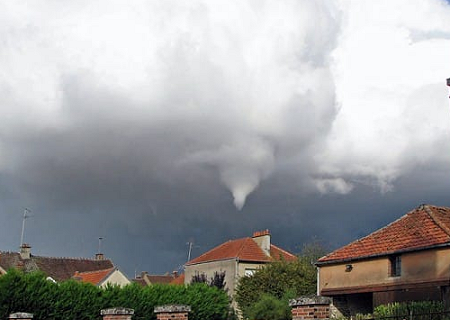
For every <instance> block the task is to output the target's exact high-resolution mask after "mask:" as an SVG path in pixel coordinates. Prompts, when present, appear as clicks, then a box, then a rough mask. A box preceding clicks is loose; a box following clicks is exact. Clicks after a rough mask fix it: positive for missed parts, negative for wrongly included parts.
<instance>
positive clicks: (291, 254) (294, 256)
mask: <svg viewBox="0 0 450 320" xmlns="http://www.w3.org/2000/svg"><path fill="white" fill-rule="evenodd" d="M272 246H273V247H274V248H276V249H277V250H280V251H282V252H283V253H285V254H287V255H289V256H292V257H293V258H297V256H296V255H295V254H293V253H290V252H289V251H286V250H284V249H282V248H280V247H278V246H276V245H274V244H270V247H272Z"/></svg>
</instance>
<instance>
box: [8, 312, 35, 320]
mask: <svg viewBox="0 0 450 320" xmlns="http://www.w3.org/2000/svg"><path fill="white" fill-rule="evenodd" d="M9 319H14V320H19V319H20V320H31V319H33V314H32V313H26V312H16V313H11V314H10V315H9Z"/></svg>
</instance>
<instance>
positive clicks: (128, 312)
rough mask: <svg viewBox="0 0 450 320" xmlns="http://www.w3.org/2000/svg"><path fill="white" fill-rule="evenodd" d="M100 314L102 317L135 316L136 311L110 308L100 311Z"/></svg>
mask: <svg viewBox="0 0 450 320" xmlns="http://www.w3.org/2000/svg"><path fill="white" fill-rule="evenodd" d="M100 314H101V315H102V316H106V315H133V314H134V310H133V309H128V308H109V309H102V310H101V311H100Z"/></svg>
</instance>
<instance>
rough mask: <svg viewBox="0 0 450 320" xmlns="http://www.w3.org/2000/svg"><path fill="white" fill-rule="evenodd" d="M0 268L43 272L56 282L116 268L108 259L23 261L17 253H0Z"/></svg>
mask: <svg viewBox="0 0 450 320" xmlns="http://www.w3.org/2000/svg"><path fill="white" fill-rule="evenodd" d="M0 266H1V267H2V268H3V269H5V270H8V269H10V268H16V269H21V270H24V271H25V272H31V271H36V270H41V271H42V272H44V273H45V274H46V275H47V276H49V277H51V278H53V279H54V280H56V281H64V280H68V279H70V278H71V277H72V276H73V275H74V273H75V272H76V271H78V272H87V271H97V270H105V269H109V268H112V267H114V265H113V263H112V262H111V260H108V259H105V260H95V259H82V258H53V257H40V256H33V255H31V257H30V259H22V258H21V257H20V254H19V253H17V252H0Z"/></svg>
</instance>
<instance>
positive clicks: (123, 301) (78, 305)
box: [0, 270, 229, 320]
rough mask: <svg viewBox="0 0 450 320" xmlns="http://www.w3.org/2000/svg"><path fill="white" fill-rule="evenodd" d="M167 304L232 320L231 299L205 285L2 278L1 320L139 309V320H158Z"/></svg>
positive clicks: (68, 319)
mask: <svg viewBox="0 0 450 320" xmlns="http://www.w3.org/2000/svg"><path fill="white" fill-rule="evenodd" d="M165 304H185V305H189V306H191V309H192V312H191V313H190V314H189V319H192V320H204V319H208V320H222V319H227V317H228V314H229V298H228V296H227V294H226V293H225V292H224V291H223V290H219V289H217V288H215V287H209V286H207V285H205V284H195V285H188V286H179V285H154V286H149V287H141V286H139V285H137V284H131V285H128V286H125V287H123V288H120V287H118V286H109V287H107V288H106V289H101V288H98V287H96V286H94V285H91V284H86V283H80V282H76V281H73V280H70V281H66V282H62V283H53V282H51V281H48V280H46V278H45V275H44V274H42V273H39V272H37V273H28V274H23V273H22V272H19V271H16V270H9V271H8V273H7V274H6V275H3V276H1V277H0V319H7V318H8V315H9V314H11V313H14V312H30V313H33V315H34V319H36V320H41V319H42V320H44V319H55V320H84V319H86V320H88V319H89V320H90V319H92V320H94V319H95V320H99V319H101V316H100V310H101V309H106V308H111V307H125V308H131V309H134V316H133V319H134V320H144V319H146V320H153V319H156V316H155V314H154V313H153V310H154V308H155V307H156V306H160V305H165Z"/></svg>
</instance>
